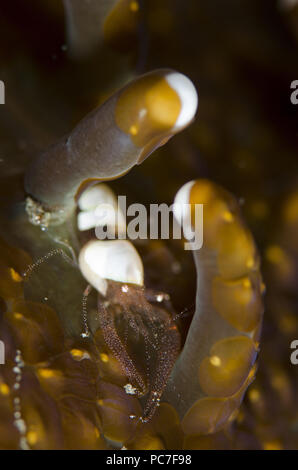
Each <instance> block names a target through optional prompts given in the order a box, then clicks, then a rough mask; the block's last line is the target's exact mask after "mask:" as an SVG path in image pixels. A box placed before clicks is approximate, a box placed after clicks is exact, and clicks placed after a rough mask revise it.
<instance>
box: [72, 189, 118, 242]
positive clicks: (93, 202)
mask: <svg viewBox="0 0 298 470" xmlns="http://www.w3.org/2000/svg"><path fill="white" fill-rule="evenodd" d="M78 205H79V208H80V209H81V212H79V213H78V219H77V224H78V229H79V230H80V231H84V230H90V229H91V228H95V227H104V226H107V227H108V232H111V233H114V234H115V232H116V229H117V232H118V234H120V233H125V232H126V221H125V217H124V214H123V213H122V211H121V209H120V208H119V207H118V202H117V199H116V196H115V194H114V193H113V191H112V190H111V188H109V186H107V185H106V184H103V183H99V184H96V185H95V186H92V187H91V188H88V189H87V190H86V191H85V192H84V193H83V194H82V196H81V197H80V199H79V202H78Z"/></svg>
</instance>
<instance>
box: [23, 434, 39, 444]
mask: <svg viewBox="0 0 298 470" xmlns="http://www.w3.org/2000/svg"><path fill="white" fill-rule="evenodd" d="M26 438H27V441H28V444H29V445H30V446H34V445H35V444H36V443H37V440H38V435H37V432H35V431H29V432H28V433H27V435H26Z"/></svg>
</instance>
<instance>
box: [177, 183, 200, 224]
mask: <svg viewBox="0 0 298 470" xmlns="http://www.w3.org/2000/svg"><path fill="white" fill-rule="evenodd" d="M195 183H196V182H195V180H193V181H189V182H188V183H185V184H184V185H183V186H182V187H181V188H180V189H179V191H178V192H177V193H176V196H175V198H174V207H173V214H174V217H175V219H176V221H177V222H178V223H179V224H180V225H182V224H183V223H184V222H185V221H187V220H190V219H189V211H190V207H189V201H190V192H191V189H192V187H193V186H194V185H195Z"/></svg>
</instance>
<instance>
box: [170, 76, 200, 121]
mask: <svg viewBox="0 0 298 470" xmlns="http://www.w3.org/2000/svg"><path fill="white" fill-rule="evenodd" d="M165 78H166V80H167V82H168V84H169V85H170V86H171V88H173V90H175V91H176V93H177V95H178V96H179V98H180V100H181V110H180V113H179V116H178V118H177V120H176V123H175V127H174V129H176V130H178V129H182V128H184V127H185V126H187V125H188V124H190V123H191V121H192V120H193V119H194V117H195V114H196V112H197V108H198V103H199V98H198V93H197V90H196V88H195V86H194V84H193V83H192V81H191V80H190V79H189V78H188V77H186V75H183V74H182V73H179V72H171V73H168V74H167V75H166V77H165Z"/></svg>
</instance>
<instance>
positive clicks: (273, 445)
mask: <svg viewBox="0 0 298 470" xmlns="http://www.w3.org/2000/svg"><path fill="white" fill-rule="evenodd" d="M263 448H264V450H282V448H283V447H282V445H281V443H280V442H279V441H277V440H276V441H270V442H264V445H263Z"/></svg>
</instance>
